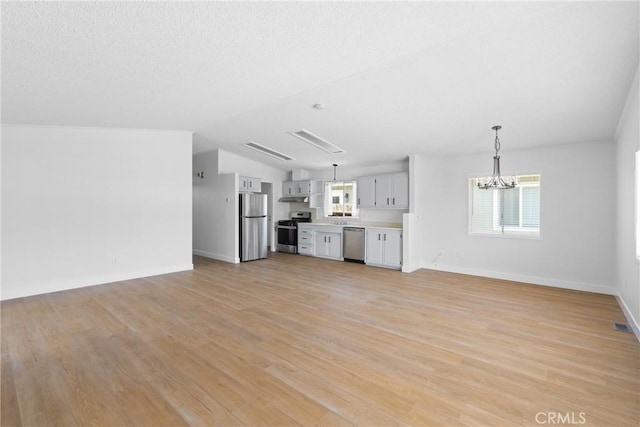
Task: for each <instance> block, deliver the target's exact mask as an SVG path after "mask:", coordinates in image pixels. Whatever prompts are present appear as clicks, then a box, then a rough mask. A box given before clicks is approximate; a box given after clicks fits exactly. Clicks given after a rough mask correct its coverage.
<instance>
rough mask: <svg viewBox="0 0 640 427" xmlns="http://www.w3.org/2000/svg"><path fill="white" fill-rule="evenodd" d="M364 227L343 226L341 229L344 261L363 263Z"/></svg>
mask: <svg viewBox="0 0 640 427" xmlns="http://www.w3.org/2000/svg"><path fill="white" fill-rule="evenodd" d="M364 235H365V232H364V228H357V227H344V228H343V229H342V242H343V243H342V258H343V259H344V260H345V261H351V262H359V263H362V264H364Z"/></svg>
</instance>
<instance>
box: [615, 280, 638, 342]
mask: <svg viewBox="0 0 640 427" xmlns="http://www.w3.org/2000/svg"><path fill="white" fill-rule="evenodd" d="M616 300H617V301H618V305H619V306H620V308H621V309H622V314H624V317H626V318H627V321H628V322H629V325H631V329H633V333H634V334H635V336H636V339H637V340H638V341H640V324H639V323H638V320H637V319H636V318H635V317H633V313H631V310H629V307H628V306H627V304H626V303H625V302H624V299H622V296H621V295H620V293H619V292H616Z"/></svg>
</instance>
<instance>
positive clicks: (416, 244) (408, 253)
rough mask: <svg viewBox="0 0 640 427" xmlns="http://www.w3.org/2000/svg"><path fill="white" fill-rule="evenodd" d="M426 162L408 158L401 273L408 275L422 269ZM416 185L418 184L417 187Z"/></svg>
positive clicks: (417, 158) (416, 156)
mask: <svg viewBox="0 0 640 427" xmlns="http://www.w3.org/2000/svg"><path fill="white" fill-rule="evenodd" d="M426 172H427V162H426V159H425V157H424V156H421V155H417V154H413V155H411V156H409V212H407V213H405V214H404V215H403V221H402V228H403V239H402V253H403V260H402V271H404V272H407V273H410V272H412V271H415V270H418V269H420V268H422V264H423V261H422V260H423V258H424V255H423V248H424V246H425V245H424V240H423V238H422V237H423V236H424V234H425V221H424V212H423V209H425V207H426V206H427V199H426V197H425V192H424V183H425V182H426ZM417 183H420V184H419V185H418V184H417Z"/></svg>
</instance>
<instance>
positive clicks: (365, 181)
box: [357, 176, 376, 209]
mask: <svg viewBox="0 0 640 427" xmlns="http://www.w3.org/2000/svg"><path fill="white" fill-rule="evenodd" d="M357 188H358V208H360V209H362V208H365V209H366V208H375V207H376V177H375V176H363V177H360V178H358V187H357Z"/></svg>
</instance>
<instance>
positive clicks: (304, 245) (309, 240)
mask: <svg viewBox="0 0 640 427" xmlns="http://www.w3.org/2000/svg"><path fill="white" fill-rule="evenodd" d="M313 243H314V242H313V228H312V227H311V226H308V225H302V224H298V253H299V254H300V255H311V256H314V255H315V254H316V253H315V250H314V244H313Z"/></svg>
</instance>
